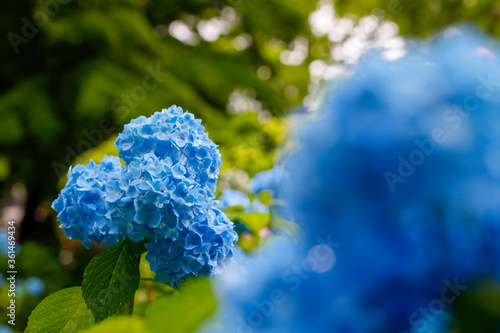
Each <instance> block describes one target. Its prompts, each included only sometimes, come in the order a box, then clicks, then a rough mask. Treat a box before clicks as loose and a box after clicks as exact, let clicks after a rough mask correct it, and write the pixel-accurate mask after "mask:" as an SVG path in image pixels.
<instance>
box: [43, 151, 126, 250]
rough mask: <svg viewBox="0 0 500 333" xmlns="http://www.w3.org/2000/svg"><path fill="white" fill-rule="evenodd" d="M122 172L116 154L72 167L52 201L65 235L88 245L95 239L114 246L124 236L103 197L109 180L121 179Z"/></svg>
mask: <svg viewBox="0 0 500 333" xmlns="http://www.w3.org/2000/svg"><path fill="white" fill-rule="evenodd" d="M120 173H121V163H120V159H119V158H118V157H114V156H105V157H104V158H103V159H102V161H101V163H100V164H96V163H95V162H94V161H92V160H90V163H89V164H87V165H81V164H78V165H76V166H75V167H73V168H71V167H70V169H69V171H68V182H67V183H66V186H65V187H64V188H63V189H62V190H61V192H60V194H59V197H58V198H57V199H56V200H55V201H54V202H53V203H52V208H53V209H54V210H55V211H57V212H58V214H57V218H58V219H59V220H60V221H61V226H60V227H61V228H62V229H64V234H65V235H66V237H68V238H70V239H79V240H80V241H81V242H82V243H83V245H84V246H85V247H86V248H90V247H91V246H92V240H94V241H96V242H97V243H98V244H100V243H101V242H102V241H105V242H106V245H108V246H111V245H113V244H115V243H116V242H118V240H119V239H120V238H122V237H123V234H121V232H120V230H119V229H118V228H116V227H115V225H114V224H113V223H112V222H111V220H110V219H109V218H108V217H107V216H106V214H107V212H108V206H107V204H106V201H105V200H104V197H105V195H106V190H107V189H106V187H107V184H108V182H112V181H113V180H116V179H119V178H120Z"/></svg>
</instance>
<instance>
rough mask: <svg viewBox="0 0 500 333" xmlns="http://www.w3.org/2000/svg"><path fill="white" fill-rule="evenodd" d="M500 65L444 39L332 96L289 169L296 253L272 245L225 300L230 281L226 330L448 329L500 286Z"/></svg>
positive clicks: (475, 36)
mask: <svg viewBox="0 0 500 333" xmlns="http://www.w3.org/2000/svg"><path fill="white" fill-rule="evenodd" d="M499 57H500V50H499V49H498V47H497V46H496V45H495V44H493V42H492V41H490V40H489V39H488V38H487V37H485V36H484V35H481V34H479V33H477V32H474V31H472V32H471V31H467V30H460V29H457V28H449V29H447V30H446V31H445V32H444V33H443V34H442V35H441V36H439V37H438V38H436V39H435V40H434V41H432V42H430V43H429V44H425V45H422V44H418V43H416V44H415V45H414V46H413V47H412V48H410V49H409V50H408V55H407V56H406V57H405V58H403V59H401V60H398V61H395V62H388V61H385V60H382V58H381V57H380V56H379V55H378V54H375V55H371V56H369V57H366V58H364V59H363V60H362V61H361V63H360V64H359V65H358V66H357V68H356V70H355V73H354V74H353V76H352V77H350V78H348V79H346V80H345V81H344V82H342V84H338V85H337V86H336V88H335V89H334V90H331V91H329V92H328V93H327V94H326V98H325V100H324V102H323V105H322V107H321V108H320V110H319V112H318V113H316V114H315V115H314V116H313V119H311V120H310V121H309V122H308V123H307V124H306V125H304V126H303V128H302V129H301V130H300V131H299V133H298V135H297V143H298V144H297V147H298V149H297V151H295V152H294V153H293V154H292V155H291V156H290V158H289V160H288V162H287V165H286V171H287V176H286V177H287V179H286V180H285V182H284V187H283V194H284V198H285V199H286V201H287V204H288V207H289V209H290V211H291V213H292V215H293V216H294V219H295V220H296V221H297V222H298V223H299V224H300V225H301V226H302V229H303V231H304V233H303V239H302V241H301V246H299V247H297V248H298V250H295V251H298V252H296V254H295V256H294V257H293V258H291V259H290V260H284V259H283V258H285V257H286V256H287V255H289V253H290V252H291V249H290V246H284V245H281V246H276V247H274V248H273V247H271V248H270V249H269V251H266V252H265V254H264V255H262V256H260V258H257V259H256V263H253V264H249V267H248V271H249V272H250V278H249V279H247V282H246V283H245V284H243V285H240V286H237V287H236V288H234V289H230V292H227V290H226V289H225V288H227V287H228V286H231V284H230V283H229V282H227V281H225V279H226V276H224V279H223V280H222V282H221V283H220V286H219V293H220V294H221V295H222V296H221V297H222V300H223V303H224V306H223V308H224V309H226V314H227V313H231V315H230V316H229V317H227V316H225V315H224V312H223V313H222V314H221V317H220V318H222V319H221V320H222V321H223V323H224V325H225V327H226V331H238V330H239V331H241V332H290V331H294V332H435V333H441V332H448V331H450V330H451V327H449V325H450V322H449V315H448V313H452V311H453V303H454V302H455V301H456V300H457V299H459V298H460V296H461V295H463V294H464V293H465V292H466V291H467V290H470V289H472V286H473V285H475V284H476V283H478V282H480V281H481V280H482V279H485V278H486V279H489V280H493V281H497V282H498V281H499V279H500V242H499V241H498V240H499V239H500V205H499V204H498V203H499V202H500V113H499V112H498V110H500V94H498V92H499V90H500V64H499V62H498V61H499ZM261 267H268V268H267V269H262V268H261ZM228 273H229V274H228V279H229V278H230V277H231V272H228ZM236 280H237V279H233V280H231V281H236ZM249 291H251V292H249ZM229 294H230V295H231V297H224V295H229ZM273 295H274V296H273ZM224 318H225V319H224ZM222 331H224V330H222Z"/></svg>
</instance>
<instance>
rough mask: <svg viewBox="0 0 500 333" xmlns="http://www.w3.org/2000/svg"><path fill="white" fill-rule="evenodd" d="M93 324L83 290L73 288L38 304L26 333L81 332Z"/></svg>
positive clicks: (55, 294)
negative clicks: (83, 296)
mask: <svg viewBox="0 0 500 333" xmlns="http://www.w3.org/2000/svg"><path fill="white" fill-rule="evenodd" d="M93 324H94V318H93V316H92V313H91V312H90V310H89V309H88V308H87V305H85V302H84V300H83V298H82V290H81V289H80V287H71V288H66V289H63V290H59V291H58V292H56V293H54V294H52V295H50V296H48V297H47V298H45V299H44V300H43V301H42V302H40V304H38V306H37V307H36V308H35V310H33V312H32V313H31V315H30V317H29V319H28V327H27V328H26V333H37V332H40V333H59V332H67V333H70V332H81V331H83V330H84V329H87V328H89V327H92V325H93Z"/></svg>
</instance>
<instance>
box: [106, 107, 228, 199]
mask: <svg viewBox="0 0 500 333" xmlns="http://www.w3.org/2000/svg"><path fill="white" fill-rule="evenodd" d="M115 145H116V147H117V148H118V150H119V152H120V157H121V158H122V159H123V160H124V161H125V162H126V163H127V164H128V163H130V162H132V160H133V159H134V158H140V157H142V156H144V155H145V154H154V155H155V156H156V157H158V158H159V159H162V160H168V162H169V163H171V164H172V166H173V169H174V172H176V174H179V175H183V176H184V177H186V178H188V179H191V180H193V181H196V183H198V184H199V185H201V186H204V187H206V188H207V189H208V190H209V191H210V192H212V193H213V192H215V186H216V182H217V177H218V175H219V168H220V167H221V165H222V161H221V159H220V153H219V150H218V149H217V145H216V144H215V143H213V141H212V140H210V139H209V138H208V135H207V133H205V128H204V127H203V126H202V125H201V120H199V119H196V118H195V117H194V116H193V115H192V114H191V113H189V112H184V111H183V110H182V108H180V107H178V106H175V105H173V106H171V107H170V108H168V109H163V110H162V111H161V112H156V113H155V114H153V115H152V116H151V117H149V118H146V117H139V118H137V119H134V120H132V121H131V122H130V124H128V125H125V128H124V130H123V132H122V133H120V134H119V136H118V138H117V139H116V142H115Z"/></svg>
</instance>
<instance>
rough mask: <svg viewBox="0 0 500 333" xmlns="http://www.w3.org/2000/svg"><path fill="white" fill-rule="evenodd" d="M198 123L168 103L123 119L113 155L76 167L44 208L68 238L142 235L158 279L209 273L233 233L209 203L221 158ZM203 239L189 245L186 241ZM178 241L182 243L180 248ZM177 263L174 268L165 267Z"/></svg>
mask: <svg viewBox="0 0 500 333" xmlns="http://www.w3.org/2000/svg"><path fill="white" fill-rule="evenodd" d="M200 123H201V121H200V120H197V119H195V118H194V116H193V115H192V114H190V113H187V112H186V113H184V112H183V111H182V109H181V108H179V107H177V106H172V107H170V108H169V109H164V110H163V111H162V112H156V113H155V114H154V115H152V116H151V117H149V118H146V117H139V118H137V119H135V120H132V121H131V123H130V124H128V125H125V129H124V131H123V133H121V134H120V135H119V137H118V139H117V140H116V142H115V145H116V146H117V148H118V150H119V154H120V157H121V158H122V159H123V160H124V161H125V162H126V165H125V166H122V165H121V164H120V160H119V158H118V157H109V156H106V157H104V158H103V160H102V161H101V163H100V164H99V165H97V164H95V163H94V162H93V161H91V162H90V164H88V165H85V166H83V165H77V166H75V167H74V168H73V169H70V171H69V172H68V183H67V184H66V186H65V188H64V189H63V190H62V191H61V193H60V195H59V197H58V198H57V200H55V201H54V203H53V204H52V207H53V208H54V209H55V210H56V211H58V212H59V214H58V218H59V219H60V220H61V222H62V223H61V228H63V229H64V231H65V234H66V236H67V237H68V238H73V239H80V240H81V241H82V243H83V244H84V245H85V246H86V247H87V248H88V247H90V246H91V245H92V241H96V242H98V243H99V244H100V243H101V241H103V240H104V241H105V242H106V245H107V246H111V245H113V244H114V243H116V242H117V241H118V240H120V239H121V238H126V237H129V238H130V239H131V240H132V241H141V240H144V239H145V238H147V240H149V241H150V243H148V244H147V249H148V250H149V254H148V256H147V258H148V260H150V263H151V267H152V270H153V271H155V272H156V273H158V280H160V281H167V280H169V281H170V282H171V284H172V285H177V284H178V283H180V282H182V281H183V280H184V279H185V278H186V277H189V276H192V275H198V274H204V275H215V274H218V273H219V272H220V270H221V268H222V262H223V260H224V259H225V258H227V257H231V256H232V252H233V246H234V243H235V242H236V240H237V234H236V232H234V230H233V224H232V222H230V221H229V220H228V219H227V217H226V216H225V215H224V213H222V212H220V211H219V210H218V209H216V208H215V205H216V202H215V200H214V192H215V186H216V182H217V177H218V174H219V167H220V166H221V164H222V162H221V159H220V154H219V151H218V149H217V146H216V145H215V144H214V143H213V142H212V141H211V140H210V139H209V138H208V135H207V134H206V133H205V132H204V128H203V126H201V124H200ZM198 240H199V241H203V242H202V243H201V244H197V245H196V246H193V242H194V243H196V242H197V241H198ZM180 246H184V248H182V251H181V248H180ZM179 262H182V269H181V270H180V271H178V270H177V269H178V267H174V268H169V267H171V266H172V265H175V263H179Z"/></svg>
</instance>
